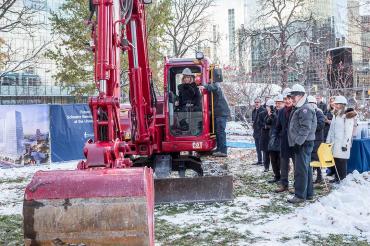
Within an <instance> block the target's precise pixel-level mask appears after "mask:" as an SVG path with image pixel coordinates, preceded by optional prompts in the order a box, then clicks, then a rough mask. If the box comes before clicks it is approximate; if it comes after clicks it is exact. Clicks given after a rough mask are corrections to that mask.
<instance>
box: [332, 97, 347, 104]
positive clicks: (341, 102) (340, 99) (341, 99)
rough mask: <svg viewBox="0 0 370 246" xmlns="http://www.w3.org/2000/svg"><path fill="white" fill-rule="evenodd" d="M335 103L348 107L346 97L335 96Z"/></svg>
mask: <svg viewBox="0 0 370 246" xmlns="http://www.w3.org/2000/svg"><path fill="white" fill-rule="evenodd" d="M334 103H340V104H344V105H347V99H346V98H345V97H344V96H335V99H334Z"/></svg>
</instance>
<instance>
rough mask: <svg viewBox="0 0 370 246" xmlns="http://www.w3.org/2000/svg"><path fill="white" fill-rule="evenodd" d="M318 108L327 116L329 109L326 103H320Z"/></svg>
mask: <svg viewBox="0 0 370 246" xmlns="http://www.w3.org/2000/svg"><path fill="white" fill-rule="evenodd" d="M317 107H318V108H319V109H321V111H322V112H323V113H324V115H325V114H326V111H327V110H328V108H327V106H326V104H325V103H324V102H319V103H318V104H317Z"/></svg>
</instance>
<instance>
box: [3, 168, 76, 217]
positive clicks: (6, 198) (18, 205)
mask: <svg viewBox="0 0 370 246" xmlns="http://www.w3.org/2000/svg"><path fill="white" fill-rule="evenodd" d="M77 163H78V162H77V161H69V162H58V163H52V164H47V165H33V166H23V167H14V168H7V169H0V190H1V193H0V215H11V214H22V207H23V195H24V189H25V187H26V186H27V184H28V183H29V182H30V181H31V179H32V176H33V174H34V173H35V172H37V171H41V170H42V171H48V170H73V169H76V167H77ZM17 179H19V182H15V180H17Z"/></svg>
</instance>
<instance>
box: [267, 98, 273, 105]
mask: <svg viewBox="0 0 370 246" xmlns="http://www.w3.org/2000/svg"><path fill="white" fill-rule="evenodd" d="M274 105H275V102H274V100H272V99H269V100H267V102H266V106H274Z"/></svg>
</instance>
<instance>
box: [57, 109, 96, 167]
mask: <svg viewBox="0 0 370 246" xmlns="http://www.w3.org/2000/svg"><path fill="white" fill-rule="evenodd" d="M93 132H94V131H93V126H92V116H91V112H90V108H89V106H88V105H86V104H70V105H50V138H51V161H52V162H59V161H69V160H79V159H84V156H83V147H84V145H85V142H86V141H87V140H88V139H89V138H94V133H93Z"/></svg>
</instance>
